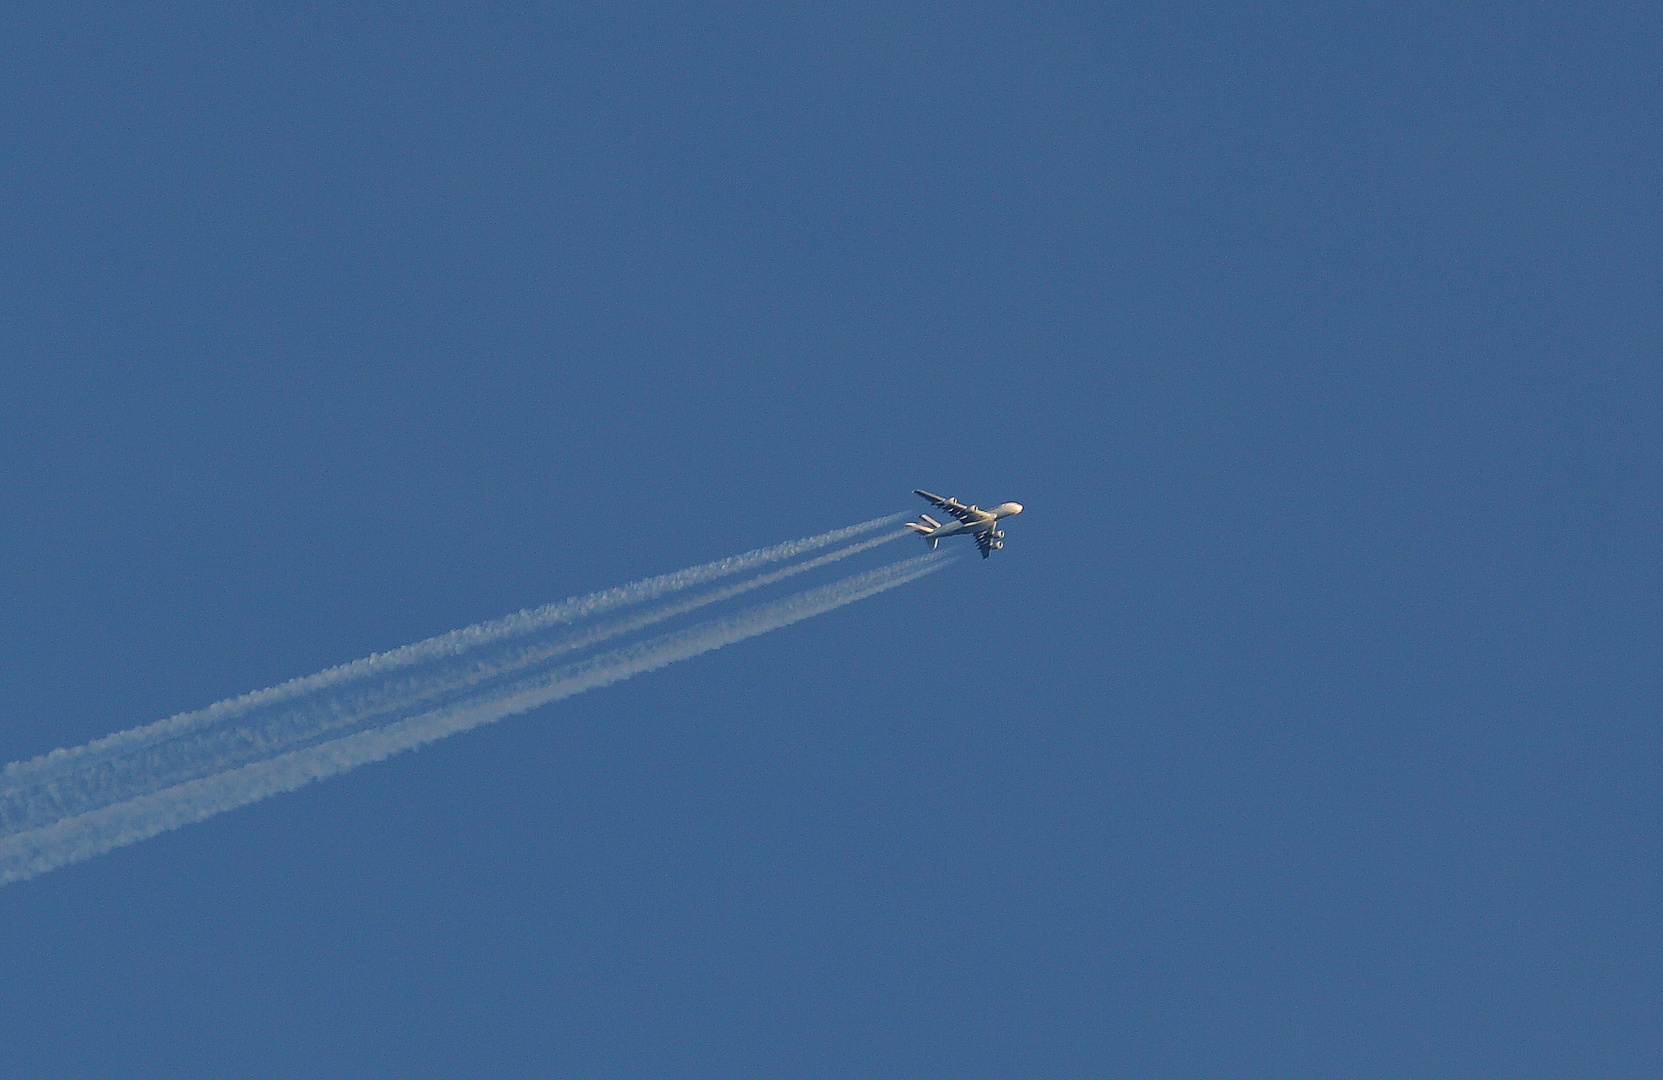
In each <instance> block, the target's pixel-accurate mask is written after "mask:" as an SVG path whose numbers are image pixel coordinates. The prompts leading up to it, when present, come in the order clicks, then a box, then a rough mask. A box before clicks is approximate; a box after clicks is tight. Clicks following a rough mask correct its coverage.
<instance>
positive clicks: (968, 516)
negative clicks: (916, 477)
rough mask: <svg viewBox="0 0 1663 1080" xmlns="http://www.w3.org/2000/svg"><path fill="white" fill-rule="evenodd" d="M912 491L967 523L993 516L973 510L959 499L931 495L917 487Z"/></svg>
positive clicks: (971, 523)
mask: <svg viewBox="0 0 1663 1080" xmlns="http://www.w3.org/2000/svg"><path fill="white" fill-rule="evenodd" d="M912 493H913V494H914V495H918V496H920V497H922V498H923V499H924V500H925V501H926V502H932V503H935V505H937V506H939V507H941V508H942V509H943V510H945V511H947V512H948V513H949V514H952V515H953V516H954V517H956V518H958V519H959V520H960V521H962V522H964V523H965V524H966V525H974V524H976V523H977V522H980V521H986V520H987V519H988V518H990V517H992V516H993V515H992V514H989V513H988V512H986V511H985V510H972V509H971V508H970V507H968V506H966V505H964V504H963V503H961V502H959V501H958V500H957V499H943V498H942V497H941V496H940V495H931V494H930V493H929V492H927V491H919V490H918V489H916V488H914V489H913V492H912Z"/></svg>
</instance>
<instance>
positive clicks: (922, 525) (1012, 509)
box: [907, 491, 1022, 559]
mask: <svg viewBox="0 0 1663 1080" xmlns="http://www.w3.org/2000/svg"><path fill="white" fill-rule="evenodd" d="M913 494H914V495H919V496H922V497H923V498H924V499H925V500H926V501H927V502H932V503H934V504H935V505H937V506H939V507H941V509H943V510H945V511H947V513H949V514H951V515H952V516H953V517H954V518H956V519H957V520H956V521H950V522H948V523H947V524H945V525H943V524H942V523H941V522H939V521H937V520H936V519H935V518H933V517H931V516H930V515H928V514H920V515H919V517H920V518H921V519H922V520H921V521H909V522H907V528H909V529H911V530H912V531H913V532H915V533H917V534H918V535H919V536H922V537H923V538H924V542H925V543H926V544H929V545H930V550H931V551H934V550H935V545H936V544H937V543H938V542H940V540H941V538H942V537H944V536H957V535H959V534H960V533H968V534H970V535H971V536H974V537H975V538H976V547H977V549H979V550H980V551H981V553H982V558H984V559H985V558H987V557H988V556H989V555H991V554H993V553H994V551H996V550H998V549H999V548H1002V547H1004V546H1005V533H1004V530H1002V529H1000V528H999V519H1000V518H1007V517H1015V516H1016V515H1017V514H1020V513H1021V512H1022V504H1021V503H1014V502H1008V503H1000V504H999V505H998V506H995V507H994V508H993V509H991V510H982V509H980V508H978V507H975V506H966V505H964V504H963V503H961V502H959V501H958V500H957V499H943V498H942V497H941V496H940V495H931V494H930V493H929V492H927V491H914V492H913Z"/></svg>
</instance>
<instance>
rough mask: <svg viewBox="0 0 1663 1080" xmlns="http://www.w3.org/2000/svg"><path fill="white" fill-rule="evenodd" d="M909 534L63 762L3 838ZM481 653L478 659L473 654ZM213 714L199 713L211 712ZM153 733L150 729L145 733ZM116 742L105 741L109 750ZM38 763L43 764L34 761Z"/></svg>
mask: <svg viewBox="0 0 1663 1080" xmlns="http://www.w3.org/2000/svg"><path fill="white" fill-rule="evenodd" d="M906 535H908V534H907V533H904V532H899V531H896V532H886V533H885V534H883V535H881V536H878V537H875V538H872V539H869V540H864V541H861V542H859V543H856V544H851V545H848V546H846V547H843V548H839V549H837V550H834V551H831V552H829V553H827V554H825V555H820V556H817V557H815V558H812V559H807V560H804V561H801V562H798V563H794V564H791V565H788V566H786V567H783V568H782V569H779V570H775V571H771V572H769V573H764V574H760V575H757V576H755V577H752V578H750V579H747V580H745V581H741V582H738V583H736V584H733V585H728V586H724V587H722V588H718V589H714V590H710V591H707V592H704V593H699V594H696V595H693V596H691V597H688V598H687V599H684V600H678V601H672V602H671V603H669V604H664V605H661V606H659V607H656V608H652V609H649V610H648V611H645V612H643V613H641V614H639V615H634V616H630V617H627V618H623V619H618V620H614V621H612V622H610V623H602V624H600V625H598V626H592V627H589V628H587V629H582V630H572V631H565V632H562V633H560V634H558V635H557V636H554V637H552V638H549V637H547V636H546V633H547V632H546V631H545V634H544V636H542V637H538V636H536V635H528V636H524V637H521V638H519V639H517V640H516V642H515V643H514V646H513V648H512V649H511V650H505V649H504V648H503V647H502V645H501V643H496V644H487V645H483V646H479V647H477V648H476V649H475V650H474V651H473V653H465V654H461V655H460V656H457V657H444V658H441V659H439V660H435V661H430V662H428V663H427V664H425V665H422V666H419V667H415V668H402V669H396V670H394V671H390V672H383V673H382V674H381V675H380V677H379V678H377V677H374V676H373V675H363V676H361V677H359V678H358V679H355V680H351V681H349V682H346V683H343V684H338V685H336V686H333V687H325V688H323V689H321V690H316V691H313V693H311V694H309V695H304V696H302V697H300V698H298V699H289V700H281V699H280V700H278V701H276V702H273V703H269V704H265V705H263V706H262V707H258V708H251V709H247V710H244V711H242V712H241V713H238V714H233V715H232V716H230V717H225V718H221V719H220V720H219V721H218V722H216V723H212V724H196V725H192V726H190V727H189V728H184V729H181V728H177V727H175V728H172V729H170V730H169V731H167V732H165V733H164V736H163V737H157V735H156V734H155V733H152V731H151V729H150V728H138V729H134V731H132V732H129V733H127V734H129V735H134V736H141V737H138V738H131V739H128V740H126V742H125V745H118V746H116V747H112V748H109V749H107V750H106V751H105V752H104V753H102V754H100V755H98V756H84V755H77V754H74V753H70V754H65V755H62V756H61V757H59V758H58V759H56V760H55V761H54V764H55V765H56V768H54V769H53V770H52V771H51V773H50V774H49V775H39V774H36V775H25V776H23V777H19V778H16V779H12V780H10V782H9V783H7V784H5V785H4V786H0V835H5V834H8V833H14V832H23V831H26V830H29V829H34V828H39V827H41V826H44V825H48V824H51V823H52V822H54V821H58V820H60V819H63V818H68V817H75V816H78V815H80V814H84V813H87V812H90V811H92V810H96V809H98V808H99V807H101V806H107V805H110V804H112V803H117V802H123V801H126V800H128V799H132V798H134V797H136V796H139V795H144V794H147V793H149V792H151V791H159V790H162V789H163V788H168V787H172V786H174V785H176V784H180V783H183V782H185V781H187V780H194V779H197V778H199V777H204V776H209V775H213V774H216V773H221V772H225V771H227V770H228V769H233V768H236V767H238V766H241V765H247V764H251V763H253V762H255V761H260V760H264V759H267V758H271V757H274V756H276V755H278V754H280V753H284V752H286V751H289V750H295V749H299V748H300V747H302V746H306V745H310V744H312V743H318V742H324V741H327V740H330V739H336V738H340V737H341V736H343V735H347V734H350V733H351V732H352V731H353V730H356V729H358V728H364V727H370V726H379V725H381V724H386V723H389V722H391V721H394V720H399V719H402V718H404V717H407V716H410V715H413V714H414V713H417V712H425V711H428V710H430V709H433V708H435V707H437V706H439V705H441V704H444V703H446V702H448V701H453V700H456V699H458V698H461V697H465V696H470V695H472V694H473V693H475V692H476V691H477V690H479V689H480V688H484V687H488V686H489V685H492V684H494V683H497V682H502V681H505V680H506V679H508V678H510V677H512V676H514V675H516V674H519V673H523V672H524V671H526V670H528V669H530V668H533V667H537V666H546V665H547V664H548V663H549V662H550V661H552V660H554V659H555V658H557V657H560V656H563V655H567V654H569V653H573V652H576V651H578V650H581V649H586V648H590V647H592V646H594V645H598V644H600V643H602V642H605V641H607V640H610V639H612V638H616V637H619V636H622V635H624V634H628V633H633V632H635V631H638V630H642V629H645V628H646V627H649V626H652V625H654V624H656V623H660V622H663V621H665V620H666V619H670V618H674V617H676V616H678V615H683V614H686V613H688V612H690V611H694V610H696V609H698V608H701V607H705V606H707V605H709V604H713V603H717V602H719V601H722V600H727V599H730V598H732V597H734V596H738V595H740V594H742V593H746V592H750V591H752V590H755V589H759V588H762V587H764V586H766V585H771V584H774V583H776V582H779V581H782V580H784V579H786V578H789V577H793V576H795V575H797V574H802V573H805V572H807V571H809V570H813V569H816V568H818V567H820V566H824V565H826V564H828V563H832V562H836V561H839V560H841V559H846V558H848V557H850V556H851V555H855V554H858V553H860V552H863V551H867V550H870V549H872V548H875V547H878V546H879V545H882V544H887V543H890V542H891V541H894V540H898V539H900V538H901V537H903V536H906ZM475 654H482V655H475ZM211 711H212V710H211V709H209V710H204V712H211ZM151 727H152V728H153V727H154V725H152V726H151ZM112 741H114V740H110V739H106V740H103V742H105V743H110V742H112ZM36 760H37V761H38V760H40V759H36Z"/></svg>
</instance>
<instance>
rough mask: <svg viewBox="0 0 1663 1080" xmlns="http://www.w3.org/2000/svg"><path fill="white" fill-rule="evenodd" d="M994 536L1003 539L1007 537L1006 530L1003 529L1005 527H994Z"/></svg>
mask: <svg viewBox="0 0 1663 1080" xmlns="http://www.w3.org/2000/svg"><path fill="white" fill-rule="evenodd" d="M993 538H994V539H995V540H1003V539H1004V538H1005V530H1003V529H994V530H993Z"/></svg>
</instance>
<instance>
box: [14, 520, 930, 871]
mask: <svg viewBox="0 0 1663 1080" xmlns="http://www.w3.org/2000/svg"><path fill="white" fill-rule="evenodd" d="M898 535H905V534H898ZM884 539H887V538H879V539H878V540H874V541H867V542H865V543H863V544H860V545H854V546H855V547H859V548H865V547H871V546H876V544H877V543H880V542H883V540H884ZM847 553H848V554H852V551H850V552H847ZM833 557H843V556H842V555H840V553H836V552H834V553H832V555H830V556H824V557H822V558H821V559H817V560H810V561H811V562H815V563H823V562H824V561H829V560H830V559H831V558H833ZM949 561H951V556H945V555H935V554H931V555H924V556H920V557H918V558H915V559H907V560H904V561H902V562H898V563H894V564H891V565H889V566H885V567H880V568H878V569H876V570H871V571H867V572H865V573H861V574H856V575H853V576H851V577H848V578H845V579H843V580H841V581H836V582H833V583H832V584H830V585H825V586H821V587H819V588H816V589H809V590H806V591H803V592H800V593H797V594H794V595H792V596H788V597H785V598H784V599H781V600H777V601H773V602H771V603H765V604H761V605H758V606H756V607H753V608H750V609H748V610H746V611H743V612H740V613H739V614H737V615H733V616H730V617H728V618H720V619H713V620H709V621H706V622H703V623H699V624H697V625H695V626H692V627H689V628H688V629H685V630H681V631H676V632H672V633H668V634H663V635H660V636H658V637H655V638H651V639H648V640H646V641H643V642H639V643H637V644H634V645H628V646H624V647H621V648H616V649H612V650H610V651H608V652H604V653H601V654H599V655H596V656H592V657H589V658H588V659H585V660H581V661H577V662H575V663H571V664H567V665H564V666H561V667H557V668H554V669H552V670H543V671H540V672H537V673H532V674H525V673H523V670H522V673H521V675H520V677H518V678H511V679H502V678H495V679H492V680H491V681H489V682H485V683H476V684H473V685H471V686H470V687H468V692H467V693H464V694H461V695H459V696H457V697H456V698H455V699H454V700H449V701H446V702H444V703H443V704H441V705H439V706H438V707H436V708H430V709H427V710H426V711H423V712H420V713H418V714H417V715H414V716H404V715H397V716H394V717H392V718H388V719H387V720H386V721H385V722H382V723H379V724H376V725H375V726H371V727H367V728H365V727H359V728H357V729H356V730H353V731H351V733H348V734H337V735H335V736H333V737H329V738H327V739H325V740H324V741H321V742H315V743H313V744H311V745H307V746H303V747H301V748H299V749H293V750H288V751H286V752H281V753H275V754H273V755H270V756H267V757H265V758H264V759H262V760H257V761H253V762H251V763H248V764H243V765H240V766H239V767H230V768H224V767H221V768H220V769H218V770H217V771H214V772H212V773H211V774H209V775H201V776H198V777H196V778H193V779H189V780H186V781H184V782H181V783H175V784H172V785H171V786H167V787H163V788H161V789H160V790H155V789H153V788H147V787H146V786H144V785H142V784H141V785H140V786H138V787H135V788H132V789H130V790H129V792H128V795H127V797H125V798H120V799H116V800H106V804H105V805H101V806H99V807H98V808H97V809H94V810H91V811H88V812H84V813H78V814H74V815H72V816H62V815H59V816H58V817H57V818H55V819H54V820H50V821H43V822H39V823H38V824H35V823H30V824H24V825H23V827H22V831H17V832H14V833H13V834H12V835H9V836H5V837H3V838H0V884H7V883H10V882H13V881H22V880H24V879H26V878H30V877H34V876H35V875H37V874H41V873H45V872H46V871H48V870H52V869H56V868H57V867H60V866H64V865H67V864H69V863H72V862H77V861H79V860H81V859H85V858H89V857H91V856H93V855H97V854H101V853H103V852H106V851H109V850H111V849H112V848H115V847H120V846H122V845H124V844H130V843H133V842H135V841H138V840H142V839H145V838H147V837H150V836H154V835H156V834H158V833H161V832H165V831H167V830H169V829H174V828H178V827H179V826H181V825H185V824H188V823H190V822H193V821H200V820H202V819H204V818H207V817H210V816H212V815H214V814H218V813H221V812H223V811H225V810H229V809H233V808H235V807H238V806H244V805H247V804H248V803H251V802H256V801H258V800H260V799H264V798H266V797H268V796H270V795H274V794H277V793H279V792H282V791H289V790H293V789H294V788H297V787H300V786H301V785H303V784H306V783H309V782H311V781H313V780H319V779H323V778H326V777H329V776H334V775H337V774H339V773H341V772H345V771H347V770H348V769H352V768H355V767H357V766H358V765H362V764H365V763H367V762H372V761H379V760H381V759H383V758H386V757H389V756H391V755H393V754H396V753H399V752H401V751H403V750H409V749H413V748H415V747H418V746H421V745H424V744H426V743H429V742H432V741H434V740H436V739H441V738H444V737H445V736H447V735H452V734H455V733H457V732H460V731H465V730H468V729H469V728H473V727H477V726H479V725H481V724H486V723H491V722H494V721H496V720H500V719H502V718H504V717H506V716H512V715H514V714H516V713H520V712H524V711H526V710H528V709H532V708H536V707H537V706H540V705H544V704H547V703H549V702H552V701H558V700H560V699H562V698H566V697H570V696H572V695H574V694H578V693H582V692H583V691H585V690H590V689H594V688H596V687H600V686H607V685H610V684H612V683H615V682H620V681H622V680H624V679H627V678H630V677H631V676H633V675H637V674H640V673H641V672H644V671H651V670H654V669H656V668H660V667H663V666H665V665H667V664H671V663H674V662H676V661H677V660H683V659H687V658H689V657H692V656H697V655H699V654H700V653H704V652H709V651H710V650H712V649H718V648H721V647H722V646H724V645H728V644H732V643H733V642H736V641H742V640H744V639H746V638H749V637H755V636H756V635H758V634H764V633H767V632H768V631H770V630H774V629H778V628H780V627H783V626H788V625H790V624H792V623H795V622H799V621H801V620H803V619H806V618H810V617H812V616H814V615H818V614H821V613H823V612H827V611H831V610H834V609H835V608H839V607H842V606H844V605H846V604H850V603H854V602H855V601H856V600H860V599H863V598H864V597H867V596H871V595H874V594H875V593H878V592H882V591H884V590H886V589H891V588H894V587H896V586H898V585H901V584H904V583H906V582H908V581H912V580H914V579H915V578H918V577H921V576H923V575H924V574H927V573H930V572H932V571H934V570H937V569H940V568H941V567H942V566H944V565H945V564H946V563H947V562H949ZM712 565H714V564H712ZM753 565H754V564H753ZM696 569H697V568H696ZM788 572H800V570H799V569H798V568H797V567H791V568H787V570H782V571H778V572H775V573H774V574H768V575H762V577H764V578H769V579H772V580H778V579H779V578H781V577H783V576H785V575H786V574H787V573H788ZM764 583H765V582H762V581H760V580H758V581H754V582H747V583H742V584H741V585H737V586H731V587H729V588H728V589H723V590H717V593H720V594H723V595H722V596H718V595H716V594H711V596H710V597H709V598H707V599H703V600H702V602H704V603H711V602H715V600H716V599H721V598H724V596H731V595H734V594H736V593H737V592H739V591H744V590H745V589H747V588H756V587H760V585H761V584H764ZM688 603H689V604H692V605H693V606H697V605H696V604H694V602H691V601H690V602H688ZM676 607H678V608H681V609H682V610H687V609H689V608H688V606H687V605H676ZM660 617H661V618H668V617H670V614H663V615H662V616H660ZM642 618H647V616H643V617H642ZM655 621H656V620H655ZM641 625H645V623H642V624H641ZM631 628H632V629H633V628H638V627H631ZM618 632H619V633H621V632H624V631H623V630H619V631H618ZM522 667H523V666H522ZM141 730H142V729H141ZM207 749H209V750H210V751H212V752H215V753H217V752H218V749H217V748H213V747H209V748H207ZM129 779H135V778H129ZM48 786H50V785H48ZM111 794H119V793H117V792H112V793H111ZM69 801H70V802H71V803H73V802H74V801H75V800H74V799H71V800H69ZM42 809H45V808H42ZM28 816H29V817H30V818H34V819H35V820H36V821H38V820H39V819H38V818H35V815H32V814H31V815H28Z"/></svg>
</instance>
